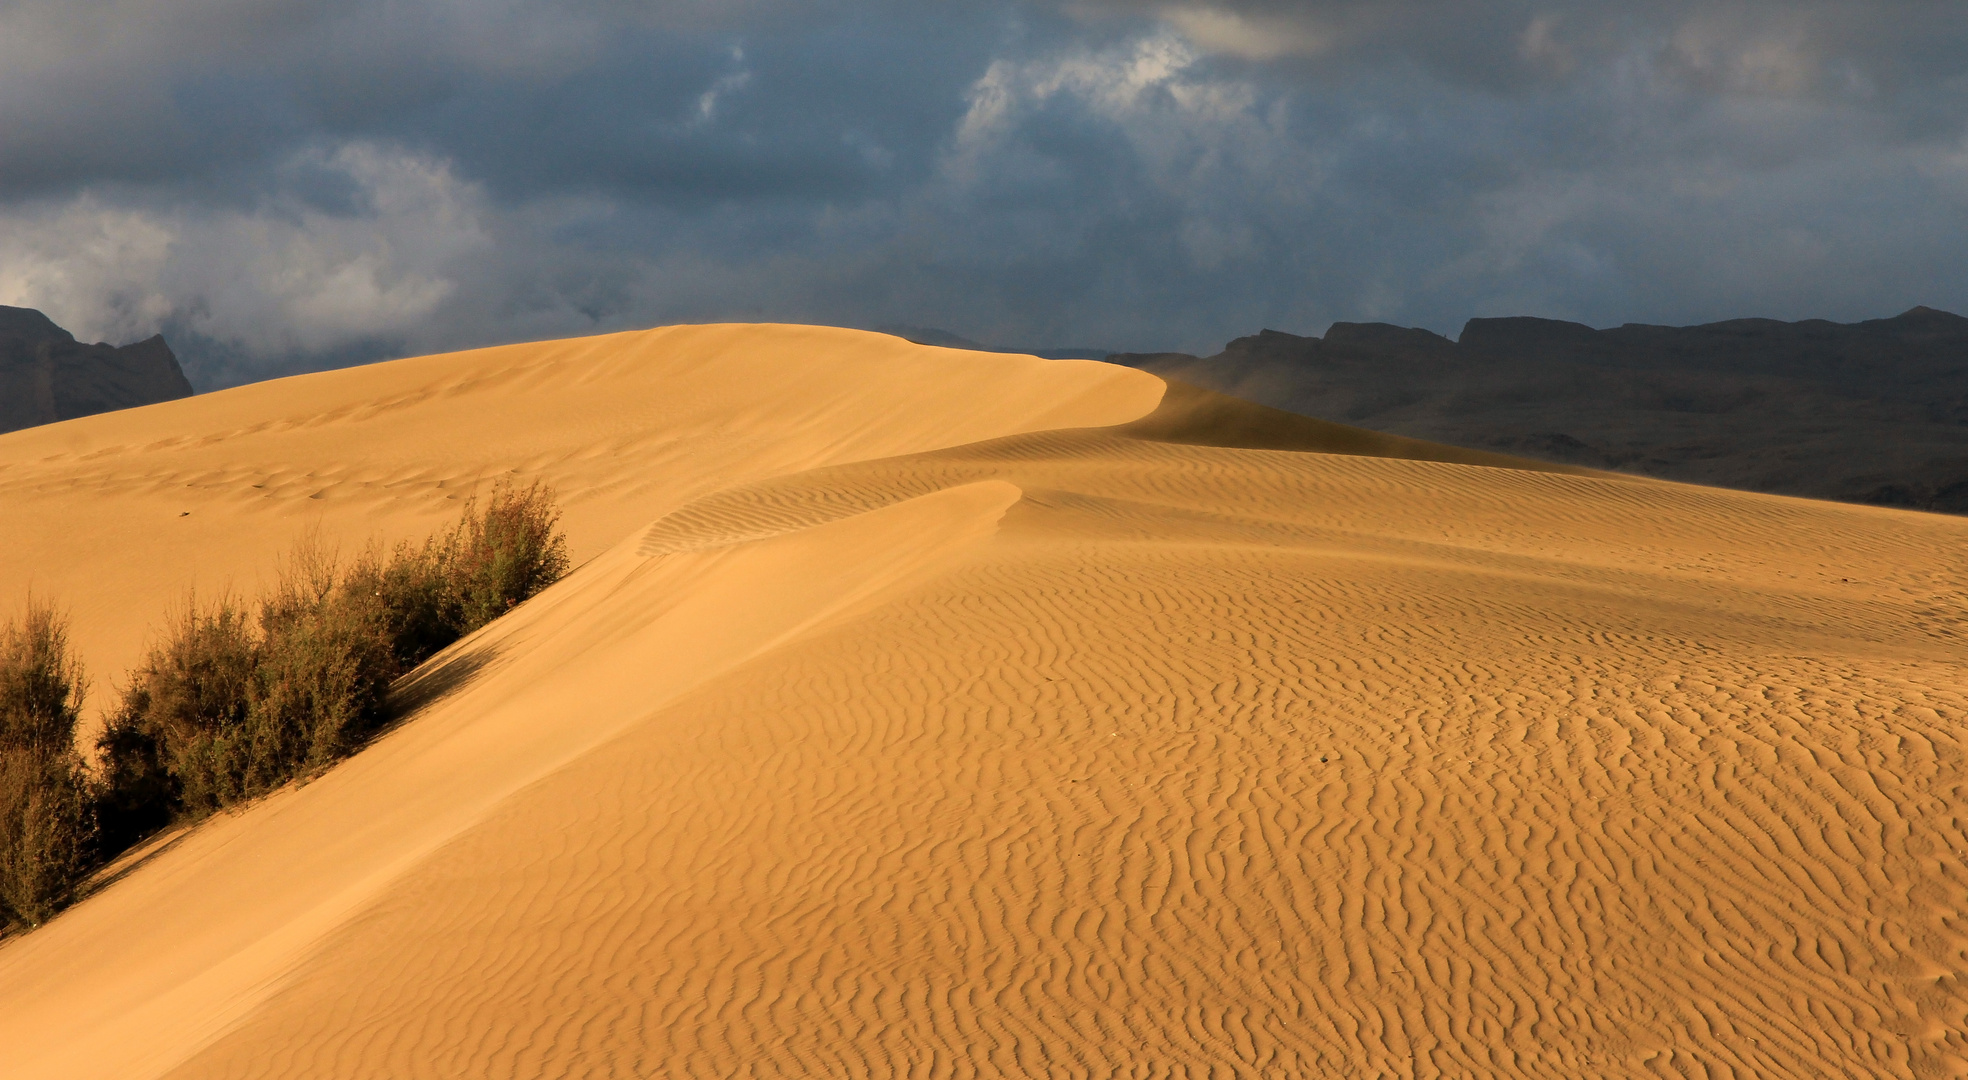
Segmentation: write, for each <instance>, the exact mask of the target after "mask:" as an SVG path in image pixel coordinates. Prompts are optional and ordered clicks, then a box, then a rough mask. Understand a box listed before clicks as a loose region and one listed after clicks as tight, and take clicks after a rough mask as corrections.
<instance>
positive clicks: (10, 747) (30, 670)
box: [0, 600, 94, 926]
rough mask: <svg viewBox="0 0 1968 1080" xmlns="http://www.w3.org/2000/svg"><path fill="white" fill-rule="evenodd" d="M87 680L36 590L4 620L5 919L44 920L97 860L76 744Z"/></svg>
mask: <svg viewBox="0 0 1968 1080" xmlns="http://www.w3.org/2000/svg"><path fill="white" fill-rule="evenodd" d="M84 687H85V682H84V678H83V674H82V665H81V664H80V662H78V661H77V660H76V659H75V658H74V657H72V656H71V655H70V654H69V648H68V623H67V620H66V619H64V618H63V617H62V616H61V615H60V614H59V613H57V612H56V611H55V610H54V609H53V608H52V607H49V606H46V605H42V604H37V603H35V602H34V601H32V600H30V601H29V602H28V605H27V610H26V612H25V613H24V614H23V615H22V616H21V617H20V618H18V619H15V620H13V621H11V622H9V623H8V624H7V625H6V626H5V627H4V628H0V924H20V925H25V926H38V925H40V923H41V922H43V921H44V920H46V919H47V918H48V917H49V916H50V915H52V914H54V912H55V911H56V910H57V909H58V908H59V907H60V905H61V904H62V903H63V902H64V901H65V900H66V899H67V898H68V896H69V895H70V894H71V892H72V891H73V890H74V888H75V885H76V884H77V883H78V882H79V881H80V880H81V878H82V875H83V873H84V872H85V871H86V870H87V868H88V866H89V858H90V854H91V845H92V840H93V832H94V830H93V815H92V813H91V807H90V800H89V796H88V790H87V783H88V779H87V774H86V772H85V771H84V769H83V765H82V762H81V759H80V758H79V757H77V756H76V753H75V723H76V720H77V718H78V717H79V715H80V712H81V708H82V695H83V692H84Z"/></svg>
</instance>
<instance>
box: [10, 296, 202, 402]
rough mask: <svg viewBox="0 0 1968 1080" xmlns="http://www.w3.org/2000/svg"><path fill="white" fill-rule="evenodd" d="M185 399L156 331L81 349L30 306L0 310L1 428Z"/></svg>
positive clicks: (180, 374) (172, 359)
mask: <svg viewBox="0 0 1968 1080" xmlns="http://www.w3.org/2000/svg"><path fill="white" fill-rule="evenodd" d="M190 396H191V383H190V382H188V381H187V380H186V379H185V376H184V371H183V369H181V368H179V367H178V358H177V357H176V356H174V355H173V354H172V353H171V347H170V346H169V345H166V344H165V343H164V336H163V335H162V334H159V335H158V336H156V337H153V338H150V339H149V340H147V341H139V342H137V343H136V344H134V345H124V346H121V347H118V346H114V345H108V344H102V343H98V344H95V345H87V344H83V343H82V342H79V341H76V340H75V335H73V334H71V333H69V332H68V331H66V330H63V329H62V328H61V327H59V326H56V325H55V324H54V322H53V320H51V319H49V318H48V317H47V316H46V315H43V314H41V313H40V312H38V311H35V310H34V309H33V308H17V307H0V431H14V430H17V429H19V428H26V427H34V426H35V425H37V424H52V423H54V422H55V421H57V420H72V419H74V418H75V417H78V416H89V415H91V414H94V413H100V412H109V411H110V410H111V409H128V408H131V407H133V406H137V405H150V404H153V403H155V402H159V401H170V400H172V399H173V398H181V397H190Z"/></svg>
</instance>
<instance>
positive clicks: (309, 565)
mask: <svg viewBox="0 0 1968 1080" xmlns="http://www.w3.org/2000/svg"><path fill="white" fill-rule="evenodd" d="M558 522H559V512H558V511H557V510H556V509H555V507H554V502H553V495H552V492H551V491H550V490H549V489H547V488H545V487H544V486H542V485H539V484H534V485H532V486H530V487H527V488H525V489H522V490H515V489H514V488H513V487H511V486H510V485H500V486H499V487H497V488H495V489H494V490H493V491H492V493H491V494H490V496H489V497H488V498H487V500H486V502H485V503H484V505H483V506H482V507H481V506H480V504H479V503H478V502H477V500H475V499H474V500H473V501H471V502H468V503H466V505H465V508H464V511H463V513H462V514H461V516H460V518H459V521H458V523H457V524H456V525H455V526H454V527H453V528H452V529H450V530H449V531H448V532H446V533H442V534H440V535H438V536H436V537H433V538H431V539H429V540H427V541H425V542H424V543H423V544H421V545H416V544H400V545H398V546H397V547H396V548H395V549H393V550H391V551H390V552H389V553H388V554H387V555H386V554H384V553H383V551H382V550H381V549H378V548H371V549H370V550H369V551H367V552H365V553H364V554H363V555H362V556H360V557H358V558H357V559H356V560H355V561H354V562H353V563H351V564H349V565H348V566H347V567H345V568H344V567H343V566H341V565H339V564H338V562H337V560H336V559H335V558H334V557H333V556H332V555H330V554H328V553H326V552H325V551H324V550H323V549H322V548H321V546H320V544H319V543H318V541H316V540H313V539H304V540H303V541H302V542H301V543H300V544H299V545H298V546H297V547H296V548H295V551H294V553H293V555H292V556H291V557H290V558H289V560H288V562H287V565H286V567H285V568H284V569H283V571H282V573H281V576H280V578H279V580H278V581H277V582H276V584H275V586H274V588H273V589H272V590H271V591H270V592H269V593H268V594H267V595H266V596H264V597H262V598H261V600H260V603H259V605H258V612H257V618H249V616H248V614H247V612H246V609H245V608H244V607H242V606H241V605H239V604H238V603H237V602H235V601H233V600H231V599H229V598H222V599H221V600H219V601H218V602H216V603H214V604H211V605H209V606H200V605H199V604H198V603H197V602H196V600H195V599H194V600H192V601H188V602H187V604H186V606H185V609H184V611H183V613H182V614H181V615H180V616H179V617H178V618H176V619H174V620H173V621H172V622H171V623H170V625H169V627H168V629H167V631H166V633H165V635H164V638H163V640H162V641H161V642H159V643H158V645H156V646H155V647H154V648H153V649H152V650H151V652H150V655H149V656H148V658H147V659H146V660H145V662H144V663H143V665H142V666H141V667H139V668H138V669H137V671H135V672H134V673H132V676H131V680H130V685H129V688H128V689H127V690H126V691H125V692H124V696H123V701H122V705H121V707H120V708H119V709H118V710H117V712H116V713H115V714H114V715H113V716H112V717H111V718H110V721H109V723H108V724H107V725H106V726H105V728H104V730H103V733H102V736H101V737H100V738H99V739H98V740H97V743H96V746H97V751H98V755H99V758H100V760H101V764H102V775H103V781H102V785H101V790H100V792H99V793H98V795H97V816H98V818H99V820H101V821H102V822H103V836H104V839H105V848H106V849H110V850H120V849H121V847H125V846H128V845H129V844H130V843H133V842H134V841H135V840H137V839H140V838H141V837H142V836H143V835H146V834H147V833H148V832H150V831H154V830H155V829H156V828H158V827H161V825H163V824H164V823H165V822H168V821H169V820H170V819H171V818H172V817H174V816H177V815H181V814H182V815H191V816H197V815H202V814H205V813H209V812H211V811H214V810H218V809H221V808H223V807H226V806H230V805H232V804H234V803H237V802H241V801H243V800H246V799H250V798H253V797H254V796H257V795H260V794H262V793H265V792H267V791H270V790H272V789H274V788H276V787H279V786H280V785H281V784H284V783H286V782H287V781H289V780H291V779H294V778H295V777H297V776H302V775H305V774H307V773H309V772H312V771H314V770H317V769H320V768H322V767H325V766H327V765H329V764H332V763H333V762H335V761H337V760H339V759H340V758H342V757H344V756H346V755H348V754H349V753H351V752H353V751H354V750H355V749H356V748H358V747H359V746H360V745H361V744H362V742H363V741H364V740H366V739H367V738H368V737H369V736H370V735H372V734H373V733H374V732H375V731H376V729H377V728H378V727H379V726H380V725H381V724H382V723H383V722H384V721H385V720H386V719H387V718H388V717H387V712H388V711H387V695H388V690H389V686H390V683H391V682H392V681H393V680H395V679H396V678H397V677H398V676H399V675H402V674H403V673H405V672H407V671H409V670H410V669H411V668H414V667H415V666H417V665H418V664H420V663H422V662H423V661H424V660H426V659H428V658H430V657H431V656H432V655H434V654H435V653H437V652H438V651H440V650H442V649H443V648H444V647H445V646H448V645H450V644H451V643H452V642H455V641H457V640H458V639H459V638H461V637H463V636H464V635H465V634H467V633H470V632H471V631H473V630H475V629H477V628H478V627H480V626H482V625H484V624H485V623H487V622H489V621H491V620H492V619H493V618H496V617H497V616H499V615H501V614H504V613H505V612H506V611H509V610H511V609H512V608H513V607H514V606H515V605H517V604H519V603H520V602H521V601H524V600H526V599H527V598H529V597H531V596H533V595H534V594H535V593H537V592H539V591H540V590H541V589H544V588H546V587H547V586H548V585H551V584H552V583H553V582H554V581H555V580H557V579H558V578H559V577H560V576H561V575H562V574H563V573H565V572H566V569H567V545H566V540H565V538H564V537H563V536H561V534H560V533H559V531H558Z"/></svg>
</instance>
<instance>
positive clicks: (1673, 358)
mask: <svg viewBox="0 0 1968 1080" xmlns="http://www.w3.org/2000/svg"><path fill="white" fill-rule="evenodd" d="M1110 359H1112V360H1114V361H1116V362H1120V363H1128V364H1132V365H1134V366H1137V367H1143V368H1147V369H1149V370H1152V371H1154V372H1156V373H1157V374H1161V375H1167V376H1170V377H1174V378H1179V379H1183V380H1186V381H1189V382H1194V383H1198V384H1200V385H1203V386H1205V387H1208V388H1210V389H1213V390H1219V391H1223V392H1226V393H1230V394H1235V395H1237V396H1239V397H1245V398H1249V399H1251V400H1254V401H1258V402H1262V403H1263V404H1266V405H1272V406H1275V407H1278V408H1283V409H1289V410H1292V411H1294V412H1299V413H1305V414H1308V415H1311V416H1317V417H1321V418H1325V419H1330V420H1338V421H1342V422H1345V423H1349V424H1356V425H1359V426H1362V427H1368V428H1373V429H1376V430H1380V431H1386V432H1390V433H1393V434H1397V435H1406V436H1410V437H1413V438H1420V439H1428V440H1432V441H1436V442H1447V443H1454V444H1457V445H1461V446H1468V447H1473V448H1478V449H1484V450H1495V451H1501V452H1504V453H1510V454H1519V455H1523V456H1526V457H1535V458H1542V459H1544V460H1549V461H1560V462H1565V463H1568V464H1578V465H1589V466H1593V467H1595V468H1605V469H1616V470H1621V471H1626V472H1635V473H1640V474H1644V475H1648V476H1657V477H1661V478H1664V479H1671V480H1685V481H1690V482H1694V483H1704V484H1714V485H1718V486H1722V487H1734V488H1743V489H1747V490H1752V491H1766V492H1773V493H1778V494H1786V495H1804V496H1810V497H1814V498H1825V499H1837V500H1840V501H1845V502H1862V503H1873V504H1877V505H1886V506H1903V507H1912V508H1917V509H1927V510H1941V511H1947V512H1952V513H1968V318H1962V317H1961V316H1958V315H1952V314H1949V313H1948V312H1945V311H1936V310H1934V309H1933V308H1926V307H1916V308H1914V309H1912V310H1911V311H1908V312H1905V313H1904V314H1901V315H1898V316H1896V317H1894V318H1890V319H1873V320H1869V321H1866V322H1860V323H1850V324H1841V323H1833V322H1826V321H1823V320H1809V321H1805V322H1795V323H1786V322H1778V321H1775V320H1772V319H1736V320H1732V321H1729V322H1719V323H1709V324H1707V325H1703V326H1685V327H1674V326H1646V325H1640V324H1628V325H1626V326H1620V327H1616V328H1613V329H1610V330H1595V329H1593V328H1592V327H1589V326H1583V325H1580V324H1578V323H1570V322H1559V321H1556V320H1552V319H1534V318H1505V319H1471V320H1469V322H1468V323H1467V324H1466V325H1465V326H1464V327H1463V331H1462V335H1461V337H1460V339H1459V340H1456V341H1451V340H1449V339H1448V338H1446V337H1443V336H1441V335H1439V334H1434V333H1431V332H1429V331H1427V330H1416V329H1409V328H1405V327H1398V326H1389V325H1386V324H1381V323H1334V324H1333V326H1332V328H1331V329H1329V330H1328V331H1327V332H1326V335H1325V336H1324V337H1323V338H1317V337H1299V336H1296V335H1293V334H1283V333H1279V332H1277V331H1274V330H1266V331H1263V332H1262V333H1259V334H1255V335H1252V336H1250V337H1244V338H1238V339H1237V340H1235V341H1233V342H1231V343H1230V344H1229V345H1228V346H1227V347H1226V348H1225V349H1224V351H1223V352H1222V353H1219V354H1218V355H1216V356H1212V357H1209V358H1207V359H1203V358H1198V357H1193V356H1187V355H1183V354H1179V353H1161V354H1132V355H1126V354H1117V355H1115V356H1112V357H1110Z"/></svg>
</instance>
